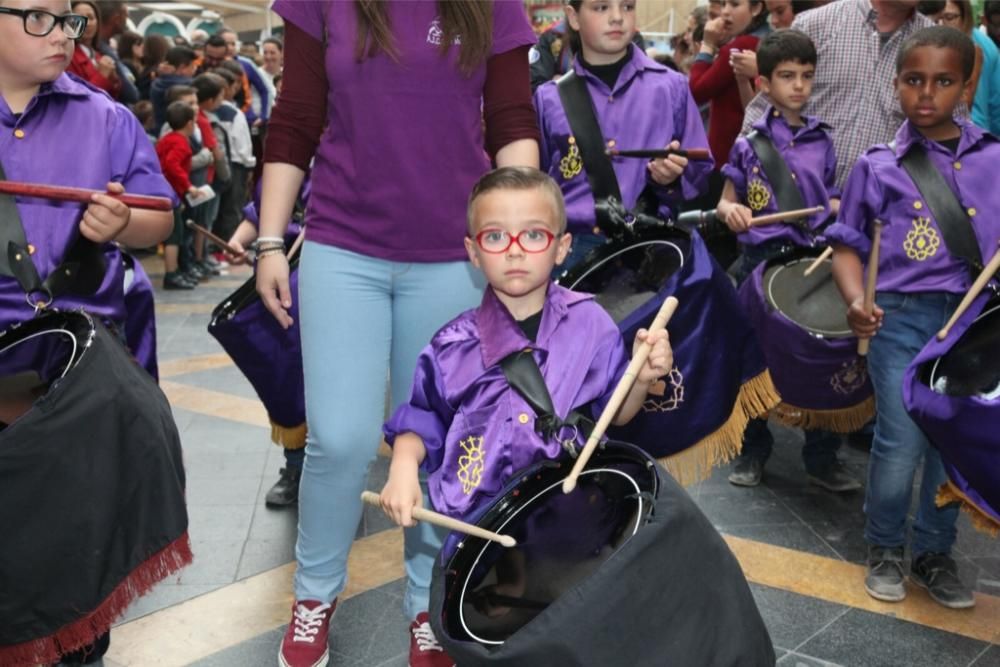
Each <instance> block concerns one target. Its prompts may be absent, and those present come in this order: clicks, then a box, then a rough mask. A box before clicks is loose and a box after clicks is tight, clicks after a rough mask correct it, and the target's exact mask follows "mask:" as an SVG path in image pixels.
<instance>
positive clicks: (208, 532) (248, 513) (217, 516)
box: [188, 503, 254, 543]
mask: <svg viewBox="0 0 1000 667" xmlns="http://www.w3.org/2000/svg"><path fill="white" fill-rule="evenodd" d="M253 512H254V506H253V504H251V503H244V504H240V505H191V504H189V505H188V532H189V533H190V535H191V542H192V543H198V542H205V541H216V540H221V541H229V542H235V541H243V540H246V539H247V536H248V535H249V534H250V523H251V520H252V519H253Z"/></svg>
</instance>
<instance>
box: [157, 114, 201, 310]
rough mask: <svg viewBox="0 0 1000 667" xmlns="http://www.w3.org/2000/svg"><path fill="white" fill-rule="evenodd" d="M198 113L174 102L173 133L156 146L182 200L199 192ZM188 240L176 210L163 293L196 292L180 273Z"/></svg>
mask: <svg viewBox="0 0 1000 667" xmlns="http://www.w3.org/2000/svg"><path fill="white" fill-rule="evenodd" d="M194 117H195V111H194V109H192V108H191V107H190V106H189V105H188V104H187V103H185V102H181V101H179V100H178V101H175V102H171V103H170V106H168V107H167V116H166V118H167V124H168V125H169V126H170V129H171V131H170V132H168V133H167V134H165V135H164V136H163V137H162V138H161V139H160V140H159V141H158V142H157V144H156V155H157V157H159V158H160V168H161V169H163V175H164V176H165V177H166V179H167V181H168V182H169V183H170V186H171V187H172V188H173V189H174V192H176V193H177V196H178V197H179V198H184V197H185V196H186V195H189V194H197V192H198V188H196V187H195V186H194V185H192V184H191V156H192V155H193V153H192V151H191V136H192V135H193V134H194V129H195V124H194ZM183 240H184V217H183V216H182V215H181V209H180V207H178V208H176V209H174V229H173V232H172V233H171V234H170V238H168V239H167V240H166V241H164V242H163V245H164V248H163V270H164V274H163V289H168V290H171V289H183V290H188V289H194V287H195V286H196V285H197V281H193V280H191V279H190V278H188V277H187V276H186V275H184V274H182V273H181V272H180V271H178V258H179V252H180V245H181V243H182V242H183Z"/></svg>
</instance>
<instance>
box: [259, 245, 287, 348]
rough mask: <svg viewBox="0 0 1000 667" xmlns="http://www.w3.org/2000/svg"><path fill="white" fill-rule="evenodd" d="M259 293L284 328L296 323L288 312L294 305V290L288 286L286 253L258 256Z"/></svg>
mask: <svg viewBox="0 0 1000 667" xmlns="http://www.w3.org/2000/svg"><path fill="white" fill-rule="evenodd" d="M257 294H259V295H260V300H261V301H263V302H264V307H265V308H267V311H268V312H269V313H271V315H273V316H274V319H276V320H277V321H278V324H280V325H281V326H282V328H284V329H287V328H288V327H290V326H292V325H293V324H294V323H295V321H294V320H293V319H292V317H291V315H289V314H288V310H289V309H290V308H291V307H292V292H291V290H290V289H289V287H288V260H287V259H286V258H285V253H283V252H275V253H269V254H267V255H265V256H263V257H258V258H257Z"/></svg>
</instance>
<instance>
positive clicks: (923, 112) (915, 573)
mask: <svg viewBox="0 0 1000 667" xmlns="http://www.w3.org/2000/svg"><path fill="white" fill-rule="evenodd" d="M974 63H975V48H974V46H973V44H972V41H971V40H970V39H969V38H968V37H967V36H965V35H963V34H962V33H961V32H959V31H957V30H955V29H954V28H947V27H940V26H939V27H932V28H925V29H923V30H920V31H919V32H916V33H914V35H913V36H911V37H910V38H909V39H908V40H907V41H906V42H905V43H904V44H903V47H902V49H901V50H900V53H899V57H898V58H897V61H896V81H895V87H896V93H897V95H898V97H899V104H900V107H901V108H902V111H903V113H904V114H905V115H906V118H907V120H906V121H905V122H904V123H903V125H902V126H901V127H900V128H899V131H898V132H897V133H896V138H895V140H894V141H893V142H892V143H889V144H879V145H876V146H873V147H872V148H870V149H869V150H868V151H867V152H865V153H864V154H863V155H862V156H861V157H859V158H858V161H857V163H856V164H855V166H854V169H853V170H852V171H851V174H850V176H849V177H848V180H847V184H846V185H845V186H844V201H843V206H842V207H841V209H840V215H839V217H838V219H837V223H836V224H835V225H833V226H832V227H830V229H829V230H828V231H827V238H828V239H829V240H830V241H831V242H832V243H834V260H833V271H834V278H835V279H836V281H837V286H838V287H839V288H840V292H841V294H842V295H843V297H844V301H845V302H846V303H847V304H849V308H848V311H847V318H848V322H849V323H850V325H851V328H852V329H853V330H854V332H855V333H856V334H857V335H858V337H859V338H871V349H870V351H869V353H868V374H869V376H870V378H871V382H872V386H873V387H874V389H875V400H876V405H877V416H876V421H875V437H874V439H873V440H872V451H871V458H870V459H869V462H868V485H867V489H866V494H865V515H866V522H865V541H866V542H867V543H868V574H867V576H866V578H865V590H866V591H867V592H868V594H869V595H871V596H872V597H873V598H875V599H877V600H884V601H887V602H898V601H900V600H902V599H903V598H904V597H905V596H906V588H905V586H904V580H905V574H904V569H903V557H904V548H905V544H906V540H907V530H906V519H907V515H908V513H909V509H910V499H911V497H912V494H913V478H914V476H915V474H916V471H917V468H918V467H919V466H920V464H921V461H922V462H923V476H922V479H921V483H920V501H919V506H918V509H917V512H916V517H915V519H914V522H913V533H912V534H913V537H912V544H911V561H912V562H911V566H910V580H911V581H912V582H913V583H915V584H917V585H918V586H921V587H923V588H926V589H927V591H928V593H929V594H930V596H931V598H933V599H934V600H935V601H936V602H938V603H940V604H942V605H944V606H946V607H950V608H954V609H958V608H966V607H972V606H973V605H974V604H975V598H974V597H973V595H972V591H971V590H970V589H969V587H968V586H966V585H965V584H963V583H962V581H961V579H959V577H958V566H957V564H956V563H955V560H954V559H953V558H952V557H951V555H950V552H951V548H952V546H953V545H954V543H955V539H956V536H957V530H956V527H955V523H956V521H957V519H958V505H957V504H955V503H952V504H949V505H945V506H943V507H938V506H937V504H936V502H935V495H936V493H937V490H938V487H939V486H941V484H942V483H944V482H945V481H946V474H945V470H944V466H943V464H942V462H941V455H940V454H939V453H938V451H937V450H936V449H935V448H934V447H933V446H931V444H930V443H929V442H928V440H927V437H926V436H925V435H924V433H923V431H921V429H920V427H918V426H917V425H916V424H915V423H914V422H913V420H912V419H910V417H909V415H908V414H907V412H906V409H905V408H904V407H903V400H902V392H901V391H900V387H901V386H902V385H903V374H904V371H905V369H906V367H907V366H908V365H909V364H910V362H911V361H912V360H913V358H914V357H915V356H916V355H917V353H918V352H920V350H921V349H922V348H923V347H924V345H925V344H926V343H927V341H928V340H930V339H931V338H932V337H933V336H934V335H935V333H936V332H937V331H938V330H939V329H940V328H941V327H942V325H944V323H945V322H946V321H947V320H948V318H949V316H950V315H951V313H952V312H953V311H954V310H955V308H956V306H957V305H958V303H959V301H960V300H961V298H962V296H963V295H964V294H965V292H966V291H967V290H968V288H969V285H970V284H971V282H972V278H971V272H970V264H969V263H967V262H965V261H963V260H962V259H961V258H960V257H959V256H958V255H956V254H955V248H952V247H949V239H954V238H955V234H956V233H959V234H963V235H971V236H972V237H974V239H975V242H974V245H976V246H978V247H976V248H974V249H973V250H974V251H977V252H978V253H979V255H980V257H988V256H989V255H991V254H992V253H993V251H994V250H995V248H996V246H997V241H998V240H1000V225H998V224H997V223H996V221H995V220H994V219H993V218H991V217H990V216H989V212H990V211H995V210H997V208H998V207H1000V191H998V190H997V188H996V187H995V186H994V185H993V181H994V180H995V179H994V176H993V174H994V172H995V171H996V168H997V165H998V164H1000V140H998V139H997V138H996V137H994V136H993V135H991V134H988V133H986V132H984V131H983V130H982V129H980V128H978V127H976V126H975V125H973V124H971V123H969V122H968V121H967V120H965V119H962V118H956V117H955V115H954V114H955V108H956V107H957V106H958V105H959V103H960V101H961V99H962V95H963V94H964V93H965V91H966V89H967V88H968V86H969V85H970V84H971V75H972V70H973V66H974ZM915 163H921V164H922V165H923V166H924V167H925V169H920V168H919V166H918V164H915ZM909 168H913V171H912V173H914V174H917V180H919V181H920V182H921V183H916V182H915V180H914V178H912V177H911V176H910V173H911V171H910V170H909ZM935 171H936V172H938V173H939V175H940V176H939V177H938V175H937V174H934V172H935ZM921 173H925V174H926V173H929V174H930V176H929V177H927V176H920V175H919V174H921ZM932 180H938V181H940V180H943V183H942V184H941V186H940V187H939V188H934V189H933V192H935V193H936V196H935V199H936V200H938V199H939V198H941V197H944V198H946V199H947V198H950V199H953V200H954V205H955V206H958V207H960V208H961V210H962V211H964V212H965V214H966V215H965V216H962V217H957V216H953V218H949V219H938V218H937V217H936V215H935V213H934V211H932V210H931V207H932V204H931V202H928V200H927V199H926V197H925V193H927V192H928V190H929V186H931V185H933V183H932V182H931V181H932ZM945 186H946V187H945ZM980 212H981V213H980ZM876 221H878V222H880V223H881V229H882V231H881V250H880V253H879V258H878V281H877V285H876V294H875V306H874V308H873V309H872V312H871V313H869V312H866V310H865V308H864V305H863V302H864V299H863V287H862V263H863V261H864V259H865V258H868V257H869V255H870V251H871V240H870V235H871V234H872V226H873V224H874V223H875V222H876ZM946 229H950V230H951V231H950V232H949V233H947V234H946V232H945V230H946ZM970 241H971V239H970ZM952 243H954V241H953V240H952ZM980 261H981V259H980Z"/></svg>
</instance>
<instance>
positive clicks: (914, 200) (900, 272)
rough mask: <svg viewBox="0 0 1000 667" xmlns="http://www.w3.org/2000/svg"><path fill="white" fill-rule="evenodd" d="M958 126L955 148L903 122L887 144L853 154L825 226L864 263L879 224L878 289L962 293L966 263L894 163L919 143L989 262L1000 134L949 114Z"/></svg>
mask: <svg viewBox="0 0 1000 667" xmlns="http://www.w3.org/2000/svg"><path fill="white" fill-rule="evenodd" d="M955 122H956V123H957V124H958V126H959V127H960V128H961V130H962V136H961V140H960V142H959V144H958V153H957V154H956V155H952V154H951V152H950V151H948V150H947V149H946V148H945V147H944V146H941V145H940V144H937V143H936V142H933V141H930V140H928V139H926V138H924V136H923V135H921V134H920V133H919V132H918V131H917V130H916V128H914V127H913V126H912V125H911V124H910V122H909V121H906V122H905V123H903V126H902V127H900V128H899V131H898V132H897V133H896V140H895V149H893V148H891V147H890V146H887V145H878V146H873V147H872V148H870V149H869V150H868V151H867V152H866V153H865V154H864V155H862V156H861V157H860V158H858V162H857V164H856V165H855V166H854V169H853V170H852V171H851V175H850V176H849V177H848V179H847V185H845V186H844V196H843V198H842V199H841V203H840V214H839V215H838V217H837V222H836V224H834V225H831V226H830V227H829V228H828V229H827V230H826V236H827V240H828V241H829V242H830V243H840V244H843V245H846V246H849V247H850V248H852V249H853V250H854V251H855V252H857V253H858V254H859V255H860V256H861V258H862V259H863V260H865V261H867V258H868V255H869V253H870V252H871V234H872V223H873V221H874V220H879V221H881V222H882V241H881V248H880V251H879V270H878V291H880V292H882V291H885V292H903V293H914V292H951V293H962V292H965V291H966V290H968V288H969V285H970V284H971V277H970V274H969V270H968V268H967V266H966V265H965V264H964V263H963V262H962V261H961V260H959V259H958V258H956V257H955V256H953V255H952V254H951V253H950V252H948V247H947V246H946V245H945V242H944V238H943V237H942V235H941V229H940V227H938V223H937V221H936V220H934V216H933V215H932V214H931V212H930V210H929V209H928V207H927V203H926V202H925V201H924V198H923V196H922V195H921V194H920V192H919V191H918V190H917V186H916V185H914V184H913V181H912V180H911V179H910V176H909V175H908V174H907V173H906V171H904V170H903V167H902V166H901V165H900V163H899V161H900V159H901V158H902V157H903V156H904V155H905V154H906V151H907V150H908V149H909V147H910V146H912V145H913V144H915V143H920V144H921V145H923V146H924V148H925V150H926V151H927V155H928V157H929V158H930V160H931V162H932V163H933V164H934V166H935V167H936V168H937V170H938V171H939V172H940V173H941V175H942V176H943V177H944V180H945V182H946V183H947V184H948V186H949V187H950V188H951V190H952V192H954V193H955V195H956V196H957V198H958V201H959V202H960V204H961V205H962V206H963V207H964V208H965V209H966V211H967V212H968V214H969V216H970V217H971V220H972V227H973V229H974V231H975V234H976V238H977V239H978V241H979V249H980V252H981V254H982V258H983V261H984V262H985V261H987V260H989V258H990V257H992V256H993V253H994V252H996V249H997V241H1000V224H997V222H996V218H995V217H994V216H995V212H996V211H998V210H1000V188H998V187H997V186H996V182H995V180H996V172H997V168H998V166H1000V139H997V138H996V137H994V136H993V135H991V134H988V133H986V132H984V131H983V130H982V129H980V128H978V127H976V126H975V125H972V124H971V123H969V122H968V121H965V120H962V119H959V118H956V119H955Z"/></svg>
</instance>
